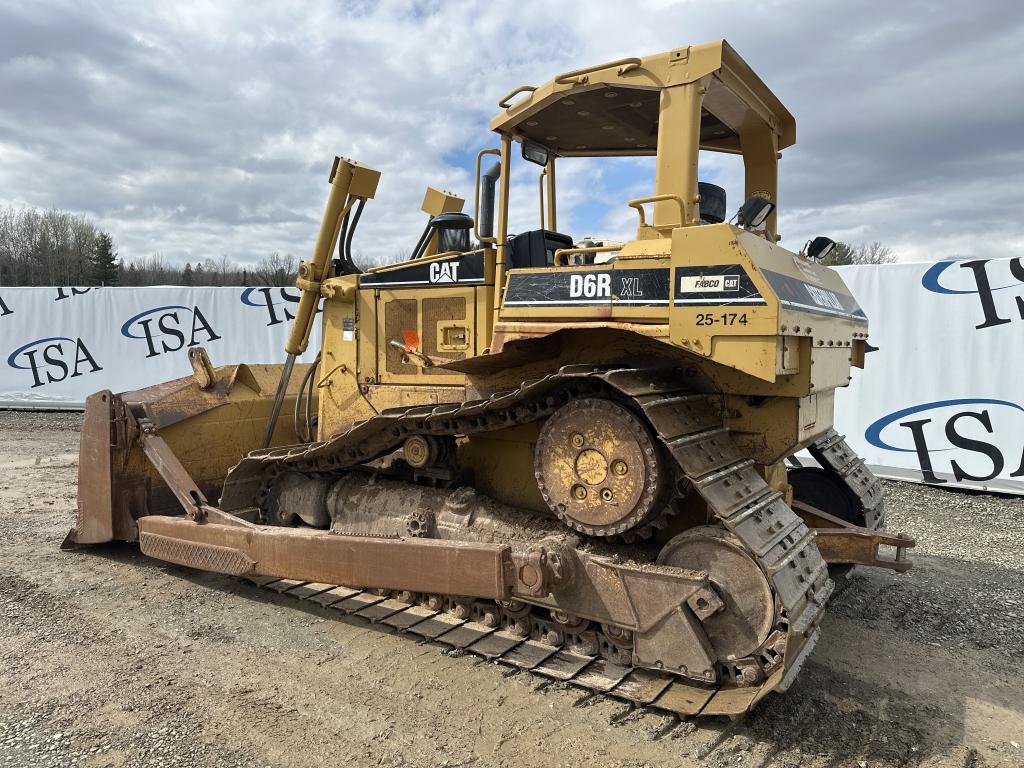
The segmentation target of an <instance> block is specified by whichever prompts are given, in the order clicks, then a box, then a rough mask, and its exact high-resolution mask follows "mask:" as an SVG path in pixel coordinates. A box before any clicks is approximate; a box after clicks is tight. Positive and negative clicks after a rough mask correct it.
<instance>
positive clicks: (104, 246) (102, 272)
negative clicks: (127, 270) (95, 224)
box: [87, 232, 121, 285]
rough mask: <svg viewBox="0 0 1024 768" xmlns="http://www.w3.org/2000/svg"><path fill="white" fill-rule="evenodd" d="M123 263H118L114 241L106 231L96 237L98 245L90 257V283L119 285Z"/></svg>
mask: <svg viewBox="0 0 1024 768" xmlns="http://www.w3.org/2000/svg"><path fill="white" fill-rule="evenodd" d="M120 271H121V265H120V264H118V263H117V251H116V250H114V241H113V240H111V238H110V235H108V234H107V233H106V232H100V233H99V235H98V236H97V237H96V245H95V247H94V248H93V252H92V254H91V256H90V257H89V269H88V273H87V274H88V278H89V284H90V285H117V277H118V273H119V272H120Z"/></svg>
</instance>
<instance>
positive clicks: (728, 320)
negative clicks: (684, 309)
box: [697, 312, 748, 325]
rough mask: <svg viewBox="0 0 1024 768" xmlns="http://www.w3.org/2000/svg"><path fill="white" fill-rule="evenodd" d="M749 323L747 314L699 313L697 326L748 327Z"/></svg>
mask: <svg viewBox="0 0 1024 768" xmlns="http://www.w3.org/2000/svg"><path fill="white" fill-rule="evenodd" d="M747 322H748V321H747V313H746V312H743V313H742V314H741V313H739V312H721V313H719V314H715V313H714V312H698V313H697V325H746V324H747Z"/></svg>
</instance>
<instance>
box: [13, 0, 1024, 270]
mask: <svg viewBox="0 0 1024 768" xmlns="http://www.w3.org/2000/svg"><path fill="white" fill-rule="evenodd" d="M552 5H554V4H550V3H548V4H544V3H536V2H521V3H516V4H499V3H489V4H488V3H477V4H469V5H464V4H419V3H400V2H384V3H380V4H358V5H353V4H337V5H335V6H329V5H326V4H307V3H299V2H294V3H291V2H279V3H273V4H267V5H262V6H260V5H255V4H252V3H242V2H235V3H231V2H224V3H218V4H215V5H210V4H204V3H195V4H192V3H175V4H158V5H153V6H150V7H148V8H144V7H142V6H141V4H136V3H124V4H118V3H103V4H80V3H56V2H40V3H35V4H14V3H7V4H3V5H0V204H13V205H35V206H40V207H50V206H55V207H59V208H67V209H70V210H74V211H78V212H83V213H87V214H89V215H91V216H94V217H96V218H97V219H99V221H100V223H101V225H102V226H103V227H105V228H107V229H108V230H110V231H111V232H112V234H113V235H114V237H115V240H116V241H117V242H118V244H119V246H120V248H121V252H122V255H125V256H128V257H141V256H145V255H148V254H150V253H155V252H160V253H162V254H163V255H164V256H166V257H168V258H171V259H174V260H181V261H183V260H186V259H189V260H194V259H197V258H205V257H214V258H216V257H218V256H220V255H221V254H227V255H228V256H230V257H232V258H235V259H238V260H241V261H255V260H257V259H258V258H260V257H261V256H263V255H264V254H266V253H269V252H270V251H275V250H276V251H283V252H288V253H292V254H295V255H305V254H306V252H307V251H308V249H309V247H310V245H311V243H312V240H313V238H314V236H315V228H316V222H317V221H318V220H319V216H320V211H321V208H322V204H323V203H322V201H323V195H324V193H325V181H326V173H327V170H328V169H329V167H330V160H331V158H332V157H333V155H334V154H343V155H345V156H348V157H353V158H356V159H359V160H361V161H364V162H366V163H368V164H370V165H373V166H374V167H377V168H379V169H380V170H382V171H383V172H384V176H383V178H382V181H381V186H380V189H379V192H378V199H377V200H375V201H374V202H373V204H372V205H371V206H369V207H368V208H367V213H366V216H365V217H364V223H363V225H362V226H361V228H360V238H359V239H360V241H361V242H359V243H357V245H356V248H357V250H361V251H363V252H365V253H374V254H375V255H384V256H387V255H391V254H394V253H396V252H398V251H400V250H402V249H408V248H410V247H411V246H412V244H413V242H414V241H415V239H416V237H417V235H418V232H419V230H420V228H421V227H422V221H423V220H422V214H420V213H419V210H418V209H419V203H420V199H421V197H422V194H423V189H424V187H425V186H426V185H427V184H431V185H434V186H441V187H445V188H449V189H453V190H455V191H457V192H460V193H462V194H465V195H470V194H471V192H472V171H471V169H470V168H469V167H468V162H470V158H471V157H472V153H473V152H475V149H476V148H478V147H480V146H484V145H486V144H488V143H490V141H491V140H490V139H489V137H488V132H487V121H488V120H489V119H490V117H491V116H492V115H493V113H494V112H495V111H496V107H495V106H494V104H495V102H496V101H497V99H498V98H499V97H500V96H501V95H502V94H504V93H505V92H507V91H508V90H510V89H511V88H512V87H514V86H516V85H518V84H520V83H524V82H533V83H537V82H540V81H543V80H546V79H548V78H550V77H552V76H553V75H554V74H556V73H557V72H560V71H563V70H566V69H572V68H575V67H577V66H580V65H582V64H586V63H591V62H598V61H602V60H607V59H612V58H616V57H618V56H623V55H636V54H647V53H653V52H656V51H659V50H667V49H668V48H672V47H676V46H678V45H683V44H686V43H691V42H701V41H704V40H710V39H715V38H718V37H722V36H725V37H727V38H728V39H729V40H730V42H731V43H732V44H733V45H734V46H735V47H736V48H737V50H738V51H739V52H740V54H741V55H743V56H744V58H746V59H747V61H748V62H749V63H750V64H751V65H752V66H753V67H754V68H755V69H756V70H757V71H758V72H759V73H760V74H761V76H762V77H763V78H764V79H765V81H766V82H767V83H768V84H769V85H770V86H771V87H772V88H773V90H774V91H775V92H776V93H777V94H778V95H779V97H780V98H781V99H782V100H783V102H784V103H786V104H787V106H788V107H789V108H790V110H791V111H792V112H793V113H794V114H795V115H796V117H797V124H798V143H797V145H796V146H795V147H793V148H791V149H789V150H787V151H786V152H785V153H784V159H783V162H782V166H781V167H782V173H783V177H782V184H781V192H780V202H781V210H782V213H783V216H782V220H781V221H782V223H781V227H782V229H783V231H784V233H785V235H786V242H787V244H789V245H790V246H791V247H793V246H797V245H799V243H800V242H802V241H803V239H806V238H807V237H810V236H813V235H815V234H819V233H831V234H833V235H834V236H839V237H842V238H846V239H850V240H855V241H872V240H880V241H882V242H886V243H888V244H890V245H892V246H893V247H894V248H896V249H897V251H898V252H899V253H900V254H901V256H902V257H904V258H915V259H917V258H935V257H939V256H947V255H951V254H962V255H965V254H979V255H991V256H998V255H1015V254H1016V255H1020V254H1022V253H1024V238H1022V237H1021V236H1020V234H1019V233H1018V226H1017V223H1016V219H1015V217H1014V215H1013V214H1015V213H1016V211H1017V209H1018V208H1019V200H1020V185H1021V181H1020V180H1021V177H1022V171H1024V147H1022V145H1021V142H1020V138H1019V133H1020V126H1021V125H1022V124H1024V101H1022V100H1021V99H1020V98H1019V94H1020V93H1024V53H1022V52H1021V50H1020V46H1019V41H1020V40H1021V39H1024V36H1022V33H1024V11H1022V10H1021V6H1020V5H1019V4H1017V3H1014V2H988V3H985V2H976V3H974V4H970V5H968V4H960V5H954V4H944V3H925V2H902V3H893V2H891V0H890V2H878V1H877V0H872V1H870V2H863V3H856V4H854V3H848V2H833V1H829V2H800V3H798V2H775V3H767V2H761V3H741V2H737V3H730V4H722V3H714V2H703V3H669V2H664V3H654V4H651V5H650V6H649V7H647V8H646V9H644V8H640V7H638V6H635V5H631V6H628V7H627V6H626V5H625V4H621V3H615V4H613V3H610V2H608V3H603V2H592V3H588V4H587V12H586V13H579V12H578V9H576V8H575V7H570V6H566V7H564V8H558V7H554V8H553V7H552ZM453 158H464V159H466V162H460V161H455V160H453ZM567 167H568V165H567ZM721 167H722V171H721V173H722V178H723V179H724V180H725V181H731V182H732V184H733V185H735V183H736V179H737V171H736V169H735V167H731V166H729V164H728V163H727V162H725V161H723V162H722V163H721ZM614 178H615V177H614V176H608V175H602V172H601V170H600V168H599V167H598V166H597V165H595V164H593V163H587V164H581V165H580V166H579V167H578V168H576V169H574V170H571V171H568V172H566V173H565V174H562V173H560V182H561V183H562V187H561V189H560V203H561V205H562V207H563V211H564V214H563V216H562V217H561V218H562V221H563V224H564V226H569V225H570V224H571V225H572V226H573V227H579V228H580V229H581V231H578V232H577V231H573V234H575V235H578V236H582V235H584V234H602V233H605V232H604V230H602V227H606V228H608V230H609V231H608V232H607V234H619V233H620V232H624V231H627V230H628V227H629V226H630V222H631V221H632V219H631V212H628V211H626V212H623V211H621V210H620V208H622V207H624V205H623V204H624V201H625V199H626V198H627V197H628V196H629V195H628V194H619V193H620V192H622V190H618V189H617V188H616V187H615V184H614ZM521 189H522V191H523V195H522V196H521V199H517V200H515V201H514V206H513V209H514V212H515V215H516V216H518V217H519V220H521V221H528V220H529V218H528V217H530V216H533V215H535V214H534V213H533V212H534V211H535V208H536V204H535V200H534V199H533V197H532V189H533V188H532V185H531V184H530V183H529V181H528V179H527V178H526V177H522V179H521ZM620 198H621V199H620ZM732 199H733V201H734V202H735V195H734V196H733V198H732ZM602 205H603V206H605V207H604V208H603V209H601V206H602ZM573 206H575V210H574V209H573ZM598 209H601V210H603V211H604V212H603V213H601V212H598V213H595V212H594V211H595V210H598ZM582 230H585V231H582Z"/></svg>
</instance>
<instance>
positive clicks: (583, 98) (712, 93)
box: [477, 40, 796, 280]
mask: <svg viewBox="0 0 1024 768" xmlns="http://www.w3.org/2000/svg"><path fill="white" fill-rule="evenodd" d="M499 107H500V108H501V110H502V111H501V112H500V113H499V114H498V115H497V116H495V117H494V119H493V120H492V121H491V129H492V130H494V131H495V132H497V133H498V134H499V136H501V140H502V147H501V149H500V150H497V149H487V150H483V151H482V152H481V153H480V155H479V156H478V159H477V180H478V183H477V194H478V198H477V205H478V206H479V208H478V210H480V211H481V216H480V218H481V220H483V210H484V208H485V206H487V203H488V197H489V196H488V195H487V194H486V191H487V190H486V187H484V192H485V194H484V195H482V196H481V195H480V191H481V181H482V180H483V179H482V177H481V173H480V171H481V168H480V162H481V160H482V158H483V156H484V155H487V154H493V155H496V156H498V157H499V158H500V159H501V178H500V185H501V203H500V207H499V209H498V210H497V211H496V213H497V216H496V217H494V218H495V220H496V222H497V224H498V226H497V228H496V230H497V231H496V232H495V233H494V236H493V237H487V236H483V237H480V238H479V239H480V241H481V243H482V244H487V245H492V246H494V247H496V248H497V249H498V250H499V251H501V252H502V253H501V254H500V255H499V257H498V262H497V266H498V268H499V270H500V269H522V268H534V269H536V268H546V267H554V268H557V267H559V266H562V265H566V264H595V263H607V262H608V261H610V260H613V259H615V258H618V256H617V253H616V249H615V247H614V245H611V244H605V242H604V241H603V240H601V239H600V238H598V240H599V241H600V242H601V244H600V245H597V244H594V245H589V244H584V243H583V242H582V241H581V242H580V243H574V242H573V238H572V237H570V236H568V235H566V234H563V233H561V232H560V231H559V228H558V219H557V214H558V212H557V209H556V200H555V193H556V184H555V173H556V165H558V167H561V164H562V163H563V162H565V161H567V160H568V159H569V158H574V157H590V158H603V157H606V158H620V157H651V158H654V160H655V178H654V189H653V190H652V192H653V194H650V195H649V196H646V197H638V198H634V199H632V200H628V201H626V202H627V204H628V206H629V207H630V208H633V209H635V210H636V212H637V215H638V219H639V222H638V224H639V225H638V227H637V230H636V235H635V237H630V238H622V236H621V235H619V239H628V240H631V241H632V240H650V239H661V238H668V237H671V232H672V230H674V229H676V228H678V227H690V226H701V225H715V224H722V223H724V222H725V221H726V220H727V219H728V214H727V207H726V206H727V201H726V194H725V190H724V189H723V188H722V187H720V186H718V185H716V184H712V183H710V182H707V181H699V180H698V164H699V162H700V157H701V153H703V152H718V153H727V154H732V155H737V156H739V157H740V158H742V161H743V169H744V170H743V177H744V178H743V183H744V192H743V196H744V200H742V201H740V202H742V203H744V206H743V208H745V207H746V205H747V203H750V202H751V198H756V201H755V202H756V205H755V206H754V207H755V208H756V209H757V210H756V211H753V213H757V214H758V215H756V216H753V215H752V216H749V217H746V218H745V217H744V216H742V215H741V216H739V217H738V218H737V224H738V225H739V226H742V227H744V228H746V229H748V230H751V231H756V232H758V233H760V234H762V235H763V236H764V237H765V238H766V239H768V240H769V241H770V242H775V241H776V240H777V239H778V237H777V230H776V226H775V225H776V209H775V201H776V195H777V184H778V182H777V162H778V158H779V153H780V151H781V150H783V149H785V148H786V147H788V146H790V145H792V144H793V143H794V142H795V140H796V123H795V120H794V119H793V117H792V115H790V113H789V112H788V111H787V110H786V108H785V107H784V106H783V105H782V103H781V102H780V101H779V100H778V98H776V97H775V95H774V94H773V93H772V92H771V91H770V90H769V89H768V87H767V86H766V85H765V84H764V83H763V82H762V81H761V80H760V78H759V77H758V76H757V75H756V74H755V73H754V72H753V70H751V68H750V67H749V66H748V65H747V64H746V63H745V62H744V61H743V60H742V59H741V58H740V57H739V55H738V54H737V53H736V52H735V51H734V50H733V49H732V48H731V47H730V46H729V44H728V43H726V42H725V41H724V40H719V41H715V42H712V43H707V44H704V45H692V46H685V47H682V48H676V49H674V50H672V51H668V52H666V53H663V54H657V55H653V56H647V57H643V58H640V57H629V58H623V59H619V60H617V61H612V62H606V63H604V64H598V65H596V66H592V67H586V68H583V69H578V70H574V71H572V72H565V73H563V74H561V75H558V76H557V77H555V78H554V79H553V80H551V81H549V82H547V83H544V84H542V85H540V86H531V85H523V86H519V87H518V88H516V89H515V90H513V91H512V92H511V93H509V94H508V95H506V96H505V97H504V98H503V99H501V101H500V102H499ZM516 143H518V144H520V145H521V149H520V152H519V153H516V154H521V156H522V159H523V160H525V161H527V162H529V163H532V164H534V165H537V166H539V167H540V169H539V178H538V186H539V197H540V206H539V210H540V222H539V224H540V226H539V227H538V228H537V229H535V230H532V231H529V232H521V233H519V234H517V235H515V236H511V237H510V236H509V235H508V217H509V206H508V201H509V196H510V188H511V181H510V179H509V178H508V177H509V175H510V169H511V163H512V160H513V152H512V147H513V146H514V144H516ZM556 161H557V163H556ZM495 165H496V166H497V163H496V164H495ZM493 212H494V208H493V207H491V208H490V210H489V211H488V220H489V219H490V214H491V213H493ZM748 219H749V220H748ZM481 231H484V230H483V229H482V230H481ZM487 234H490V232H489V228H488V229H487ZM559 251H565V253H561V254H559V253H558V252H559ZM497 278H498V279H499V280H500V279H501V275H500V274H498V275H497Z"/></svg>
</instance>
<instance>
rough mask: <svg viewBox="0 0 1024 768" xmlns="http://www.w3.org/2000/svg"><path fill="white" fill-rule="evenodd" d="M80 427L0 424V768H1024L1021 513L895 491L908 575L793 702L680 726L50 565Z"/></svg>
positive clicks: (857, 612)
mask: <svg viewBox="0 0 1024 768" xmlns="http://www.w3.org/2000/svg"><path fill="white" fill-rule="evenodd" d="M79 421H80V416H79V415H77V414H31V413H14V412H0V547H2V548H0V566H2V567H0V766H5V765H11V766H32V765H38V766H51V765H52V766H67V765H85V766H122V765H125V766H142V765H146V766H160V765H166V766H174V765H181V766H185V765H190V766H218V765H223V766H269V765H273V766H320V765H324V764H337V763H341V764H347V765H350V766H378V765H385V766H397V765H404V766H443V765H447V766H459V765H473V766H527V765H544V766H549V765H550V766H630V767H634V768H638V767H639V766H659V767H660V766H726V765H729V766H862V765H863V766H943V767H945V766H956V767H957V768H960V767H961V766H1014V767H1015V768H1016V767H1017V766H1022V765H1024V565H1022V562H1024V521H1022V520H1024V501H1019V500H1012V499H999V498H994V497H989V496H967V495H961V494H955V493H949V492H943V491H937V490H933V489H928V488H920V487H915V486H907V485H895V484H890V485H889V486H888V490H889V493H890V496H889V498H890V502H889V504H890V507H889V508H890V512H889V520H890V526H891V527H892V528H893V529H894V530H900V531H905V532H907V533H909V534H910V535H913V536H916V537H917V538H918V542H919V544H918V547H917V549H916V550H915V551H914V552H913V559H914V560H915V563H916V568H915V569H914V570H913V571H911V572H910V573H909V574H907V575H906V576H896V575H889V574H886V573H870V572H866V571H855V572H854V575H853V577H852V578H851V579H850V580H849V581H848V582H847V583H845V584H844V585H842V588H841V591H840V593H839V594H838V596H837V597H836V598H834V600H833V602H832V604H831V605H830V608H829V611H828V616H827V618H826V620H825V625H824V635H823V637H822V640H821V642H820V643H819V645H818V648H817V649H816V650H815V652H814V656H813V657H812V659H811V661H810V663H809V664H808V665H807V666H806V667H805V668H804V670H803V673H802V674H801V677H800V679H799V681H798V683H797V685H796V686H794V688H793V689H792V690H791V691H790V693H788V694H786V695H785V696H771V697H769V698H768V699H767V700H766V701H765V702H764V703H763V704H762V706H761V707H760V708H759V709H758V710H757V711H755V712H754V713H752V714H750V715H748V716H747V717H746V718H745V719H743V720H741V721H738V722H730V721H728V720H717V719H711V720H705V719H701V720H698V721H695V722H682V723H680V722H679V721H677V720H674V719H672V718H669V717H666V716H663V715H658V714H651V713H646V712H638V711H632V712H631V711H630V710H628V709H627V708H626V706H625V705H623V704H620V703H617V702H613V701H610V700H605V699H601V698H591V699H587V698H585V695H584V694H583V692H581V691H579V690H578V689H574V688H571V687H563V686H561V685H559V684H554V685H552V684H549V683H548V682H547V681H544V680H542V679H539V678H535V677H532V676H530V675H528V674H526V673H520V674H516V675H512V676H508V671H507V669H505V668H503V667H500V666H497V665H493V664H487V663H481V662H479V661H477V660H476V659H474V658H472V657H468V656H467V657H457V656H450V655H446V654H445V653H444V652H442V649H441V648H440V647H438V646H435V645H432V644H418V643H417V642H416V641H415V640H414V639H412V638H409V637H403V636H400V635H397V634H393V633H390V632H388V631H386V630H385V629H384V628H382V627H380V626H371V625H368V624H366V623H365V622H363V621H361V620H359V619H354V618H353V619H349V618H341V617H338V615H337V613H336V612H333V611H330V610H328V609H321V608H319V607H318V606H315V605H308V604H306V603H300V602H298V601H296V600H294V599H291V598H288V597H281V596H278V595H275V594H273V593H269V592H267V591H265V590H260V589H258V588H256V587H255V586H252V585H249V584H247V583H246V582H243V581H240V580H235V579H231V578H227V577H221V576H216V575H211V574H202V573H194V572H190V571H187V570H185V569H182V568H177V567H174V566H169V565H166V564H162V563H159V562H156V561H151V560H148V559H146V558H144V557H142V556H141V555H139V554H138V552H137V551H136V550H135V549H134V548H132V547H130V546H105V547H99V548H94V549H89V550H82V551H79V552H74V553H65V552H60V551H59V549H58V545H59V544H60V541H61V539H62V538H63V536H64V534H65V533H66V532H67V529H68V527H69V525H70V521H71V519H72V517H73V510H74V498H75V482H76V472H77V467H76V457H75V451H76V450H77V440H78V433H77V430H78V424H79ZM1015 743H1016V744H1017V745H1019V746H1015Z"/></svg>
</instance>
